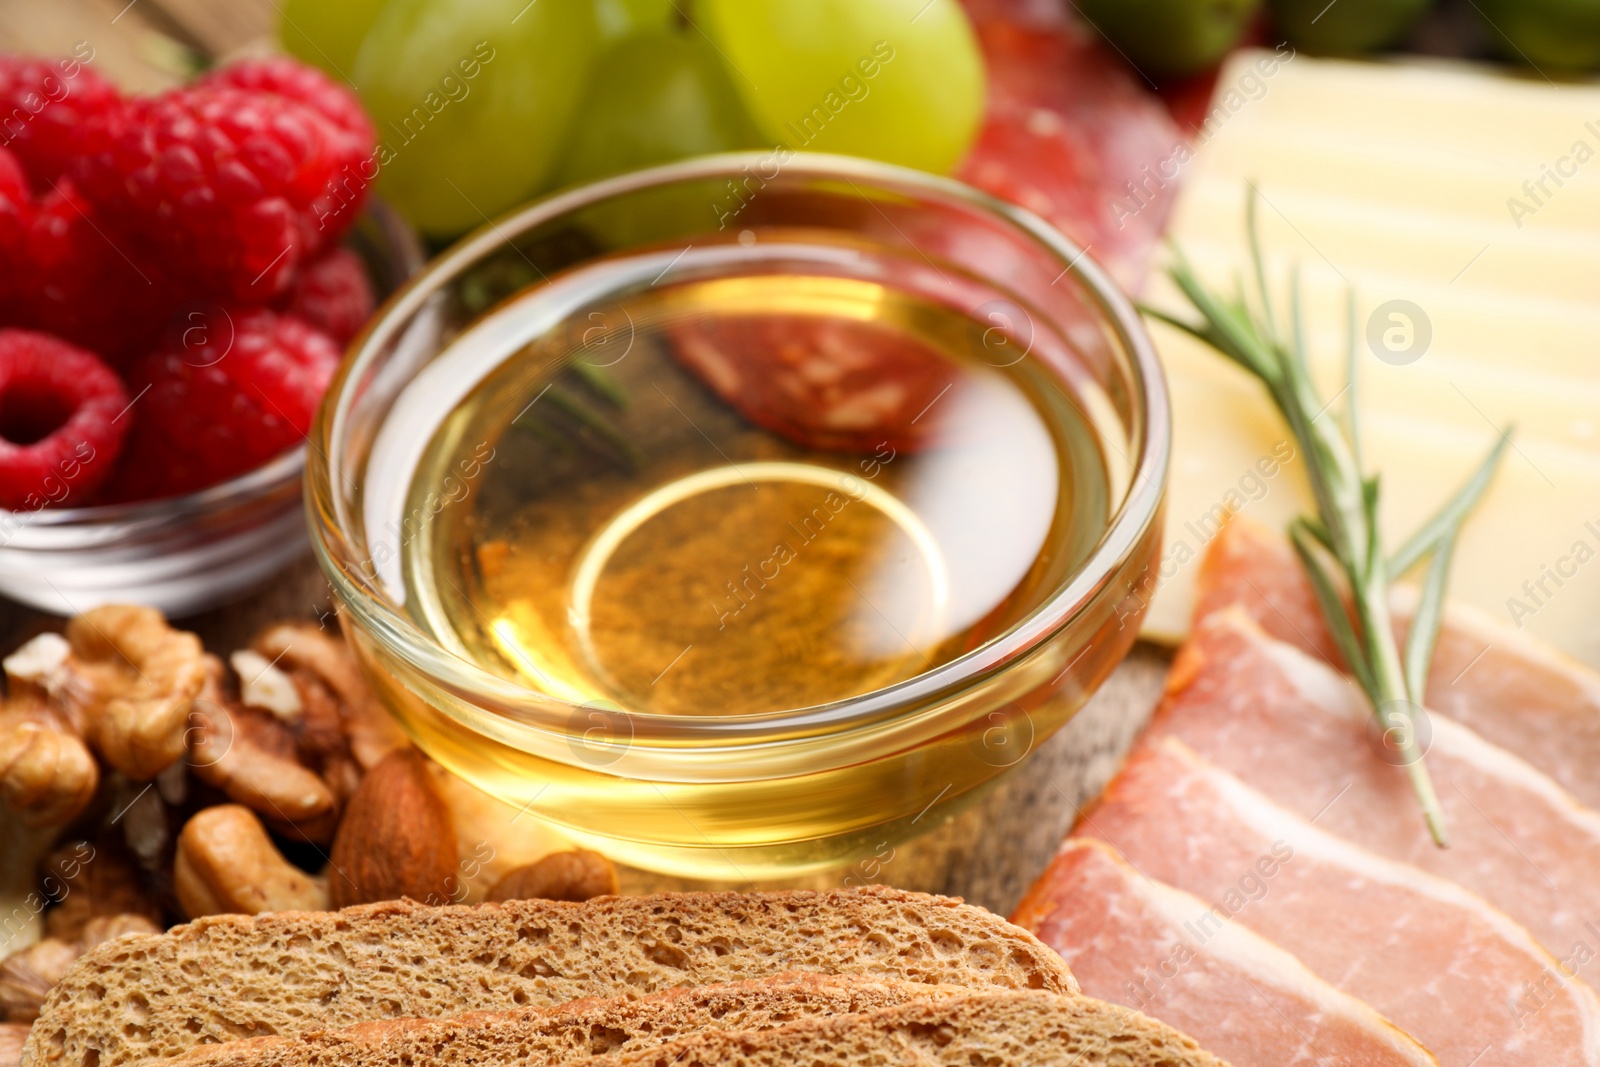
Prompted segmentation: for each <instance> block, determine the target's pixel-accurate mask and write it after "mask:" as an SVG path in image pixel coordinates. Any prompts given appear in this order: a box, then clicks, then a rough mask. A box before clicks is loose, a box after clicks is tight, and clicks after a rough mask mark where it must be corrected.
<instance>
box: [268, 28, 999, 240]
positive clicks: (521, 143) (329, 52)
mask: <svg viewBox="0 0 1600 1067" xmlns="http://www.w3.org/2000/svg"><path fill="white" fill-rule="evenodd" d="M281 10H282V13H283V18H282V26H281V36H282V40H283V43H284V46H285V47H286V48H287V49H288V50H289V51H290V52H291V53H293V54H294V55H296V56H297V57H299V58H300V59H302V60H304V61H305V62H308V63H311V64H313V65H316V66H319V67H322V68H323V69H324V70H325V71H327V72H328V73H330V74H332V75H334V76H336V77H339V78H342V79H344V80H345V81H347V82H349V83H350V84H351V85H352V86H354V87H355V89H356V91H357V93H358V94H359V96H360V97H361V100H362V103H363V104H364V105H365V107H366V109H367V111H368V112H369V114H370V115H371V116H372V118H373V121H374V124H375V126H376V127H377V131H378V141H379V145H378V152H377V159H378V162H379V164H380V170H381V176H380V178H379V185H378V189H379V191H380V192H381V193H382V194H383V195H384V196H386V197H387V198H388V199H389V200H390V201H391V202H393V203H394V204H396V205H397V206H398V207H399V208H400V209H401V210H402V211H403V212H404V213H405V214H406V215H407V216H408V217H409V218H410V219H411V220H412V221H413V222H414V223H415V224H416V225H417V226H418V227H419V228H420V229H421V230H423V231H424V232H425V233H427V234H428V235H429V236H432V237H437V238H443V237H450V236H453V235H455V234H458V233H461V232H463V231H465V230H467V229H471V228H473V227H476V226H479V225H482V224H483V223H485V222H487V221H489V220H491V219H493V218H494V217H495V216H497V215H499V214H500V213H501V212H503V211H505V210H507V209H509V208H511V207H512V206H514V205H516V204H517V203H519V202H520V201H522V200H524V199H526V198H528V197H530V196H533V195H535V194H538V193H541V192H544V191H547V190H550V189H554V188H559V187H563V186H567V185H572V184H576V183H580V182H585V181H592V180H594V179H597V178H601V177H605V176H607V175H610V174H616V173H621V172H624V171H628V170H634V169H637V168H640V167H646V166H650V165H653V164H657V163H664V162H669V161H671V160H675V159H682V158H686V157H689V156H696V155H702V154H708V153H713V152H725V151H735V150H739V149H757V148H766V149H771V148H774V147H776V146H783V147H785V148H787V149H789V150H791V151H812V152H838V153H844V154H847V155H856V156H864V157H867V158H871V159H879V160H884V161H886V162H890V163H898V164H902V165H905V166H911V167H918V168H921V169H924V170H930V171H936V172H943V171H948V170H950V169H952V168H953V167H955V166H956V164H957V163H959V162H960V161H961V159H962V157H963V156H964V155H965V154H966V152H967V150H968V148H969V147H970V146H971V143H972V140H973V138H974V136H975V135H976V132H977V128H978V123H979V121H980V119H981V117H982V113H983V103H984V85H985V75H984V69H983V60H982V58H981V56H980V54H979V51H978V45H977V41H976V38H975V36H974V34H973V30H972V27H971V25H970V24H969V23H968V21H967V16H966V14H965V12H964V11H963V9H962V7H961V5H960V3H959V0H537V2H535V3H530V2H528V0H346V2H344V3H340V4H330V3H327V2H326V0H286V2H285V3H284V4H283V5H282V7H281Z"/></svg>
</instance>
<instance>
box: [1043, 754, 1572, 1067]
mask: <svg viewBox="0 0 1600 1067" xmlns="http://www.w3.org/2000/svg"><path fill="white" fill-rule="evenodd" d="M1074 835H1075V836H1081V837H1090V838H1098V839H1100V840H1102V841H1105V842H1107V843H1108V844H1110V845H1111V846H1112V847H1113V848H1115V849H1116V850H1117V851H1118V852H1119V853H1120V854H1121V855H1122V856H1123V857H1124V858H1125V859H1126V860H1127V861H1128V862H1129V863H1131V864H1132V865H1133V866H1134V867H1135V868H1136V869H1137V870H1138V871H1139V872H1140V873H1142V874H1144V875H1145V876H1146V877H1149V878H1153V879H1155V880H1156V881H1159V882H1166V883H1168V884H1170V885H1172V886H1174V887H1175V888H1178V889H1181V890H1184V891H1186V892H1189V893H1192V894H1194V895H1195V896H1197V897H1200V898H1201V899H1202V900H1205V901H1209V902H1211V908H1210V910H1209V911H1208V912H1207V914H1206V917H1205V918H1204V919H1203V920H1202V921H1201V922H1200V923H1197V924H1196V930H1197V931H1198V932H1200V934H1201V935H1202V936H1209V935H1210V934H1214V933H1215V931H1216V930H1218V929H1220V928H1222V927H1224V926H1225V925H1226V924H1227V923H1228V922H1229V921H1234V922H1239V923H1242V924H1243V925H1245V926H1247V927H1249V928H1250V929H1252V930H1254V931H1255V932H1256V933H1258V934H1260V935H1262V936H1263V937H1266V938H1268V939H1269V940H1272V941H1275V942H1277V943H1278V944H1279V945H1280V946H1282V947H1283V948H1284V949H1286V950H1288V951H1289V952H1291V953H1293V954H1294V955H1295V956H1297V957H1299V959H1300V961H1301V962H1302V963H1304V964H1305V965H1306V966H1307V967H1309V968H1310V969H1311V970H1312V971H1313V972H1315V973H1316V974H1317V975H1319V976H1320V977H1321V978H1323V979H1324V980H1326V981H1328V982H1331V983H1332V984H1334V985H1336V986H1338V987H1339V988H1340V989H1342V990H1344V991H1345V992H1346V993H1349V994H1351V995H1353V996H1356V997H1359V998H1361V999H1362V1000H1365V1001H1366V1002H1367V1003H1368V1004H1370V1005H1372V1007H1373V1008H1375V1009H1376V1010H1377V1011H1379V1012H1381V1013H1382V1014H1383V1015H1385V1016H1387V1017H1388V1018H1390V1019H1392V1020H1393V1021H1394V1022H1395V1024H1396V1025H1398V1026H1400V1027H1402V1028H1403V1029H1405V1030H1406V1031H1407V1032H1408V1033H1410V1034H1411V1035H1412V1036H1414V1037H1415V1038H1416V1039H1417V1040H1419V1041H1421V1042H1422V1043H1423V1044H1424V1045H1425V1046H1427V1047H1428V1048H1429V1049H1431V1050H1432V1051H1433V1053H1434V1054H1435V1055H1436V1056H1438V1057H1439V1062H1440V1063H1441V1064H1443V1065H1444V1067H1469V1065H1470V1067H1536V1065H1537V1067H1548V1065H1551V1064H1557V1063H1559V1064H1564V1065H1565V1064H1571V1065H1575V1067H1576V1065H1594V1064H1600V1000H1596V998H1595V995H1594V993H1593V992H1592V991H1591V990H1590V989H1589V987H1588V986H1586V985H1584V984H1583V983H1582V982H1578V981H1573V980H1571V979H1570V978H1569V977H1568V976H1567V975H1566V974H1565V973H1564V972H1563V971H1562V970H1561V965H1560V964H1559V963H1558V962H1557V961H1556V960H1555V959H1554V958H1552V957H1551V956H1550V955H1549V954H1547V953H1546V952H1544V950H1543V949H1541V948H1540V947H1539V945H1538V943H1537V942H1536V941H1534V939H1533V937H1532V936H1531V935H1530V934H1529V933H1528V932H1527V931H1526V930H1524V929H1523V928H1522V927H1521V926H1518V925H1517V924H1516V923H1515V922H1513V921H1512V920H1511V919H1509V918H1507V917H1506V916H1505V915H1504V914H1503V913H1501V912H1499V911H1496V910H1495V909H1494V908H1492V907H1491V906H1490V905H1488V904H1487V903H1485V902H1484V901H1483V900H1482V898H1480V897H1477V896H1475V895H1474V894H1472V893H1469V892H1467V891H1466V890H1465V889H1463V888H1461V887H1460V886H1458V885H1456V884H1455V883H1453V882H1448V881H1445V880H1444V879H1442V878H1437V877H1435V876H1433V875H1430V874H1427V873H1426V872H1424V871H1421V870H1419V869H1417V868H1415V867H1410V866H1407V865H1405V864H1401V863H1395V862H1394V861H1392V860H1387V859H1384V858H1382V857H1380V856H1377V855H1375V854H1373V853H1370V852H1367V851H1364V850H1363V849H1360V848H1357V847H1356V846H1355V845H1352V844H1350V843H1348V842H1346V841H1344V840H1343V839H1341V838H1338V837H1335V836H1333V835H1332V834H1328V833H1325V832H1323V831H1321V830H1319V829H1318V828H1317V827H1315V826H1313V825H1311V824H1310V823H1309V822H1307V821H1306V820H1304V819H1301V818H1300V817H1299V816H1296V815H1294V814H1292V813H1290V812H1288V811H1285V810H1284V809H1282V808H1279V807H1277V806H1276V805H1274V804H1273V803H1272V802H1271V801H1269V800H1268V799H1267V798H1266V797H1264V796H1263V795H1262V794H1260V793H1258V792H1256V791H1255V790H1253V789H1250V788H1249V787H1248V786H1246V785H1244V784H1243V783H1242V782H1240V781H1239V780H1238V779H1237V778H1235V777H1233V776H1232V775H1230V774H1228V773H1227V772H1226V771H1223V770H1221V769H1219V768H1217V767H1215V766H1213V765H1211V764H1209V763H1207V762H1205V761H1204V760H1202V759H1201V758H1200V757H1199V756H1197V755H1195V754H1194V753H1193V752H1192V751H1190V750H1189V749H1188V748H1187V747H1186V746H1184V745H1183V744H1182V743H1181V742H1179V741H1178V740H1177V739H1176V738H1171V737H1167V738H1162V739H1160V740H1157V741H1154V742H1152V743H1149V744H1145V745H1143V746H1141V748H1140V749H1139V750H1137V751H1136V753H1135V755H1134V757H1133V758H1132V759H1131V760H1130V761H1129V763H1128V765H1127V766H1126V767H1125V768H1124V769H1123V771H1122V772H1121V773H1120V774H1119V775H1118V776H1117V778H1116V779H1115V780H1114V781H1113V782H1112V784H1111V786H1110V787H1109V788H1108V789H1107V790H1106V792H1105V794H1104V795H1103V796H1102V797H1101V798H1100V800H1099V802H1098V803H1097V804H1096V805H1095V807H1094V808H1093V809H1092V810H1090V811H1089V812H1088V813H1087V814H1086V815H1085V816H1084V818H1083V821H1082V822H1081V823H1080V825H1079V827H1078V828H1077V829H1076V830H1075V831H1074Z"/></svg>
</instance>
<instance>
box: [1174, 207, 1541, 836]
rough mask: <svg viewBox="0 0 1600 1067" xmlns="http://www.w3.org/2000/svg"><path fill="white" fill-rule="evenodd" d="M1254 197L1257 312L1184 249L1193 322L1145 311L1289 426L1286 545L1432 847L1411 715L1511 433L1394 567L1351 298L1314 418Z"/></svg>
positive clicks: (1184, 283)
mask: <svg viewBox="0 0 1600 1067" xmlns="http://www.w3.org/2000/svg"><path fill="white" fill-rule="evenodd" d="M1258 195H1259V194H1258V193H1257V192H1256V190H1255V187H1254V186H1253V185H1252V186H1251V187H1250V196H1249V199H1248V200H1247V201H1246V211H1245V220H1246V228H1247V230H1248V237H1249V244H1250V258H1251V261H1252V264H1253V266H1254V271H1255V278H1254V281H1255V288H1256V299H1257V301H1258V304H1259V306H1258V307H1257V308H1252V307H1251V306H1250V301H1249V299H1248V298H1247V296H1246V290H1245V286H1244V285H1243V284H1242V283H1241V284H1239V285H1238V292H1237V296H1236V297H1235V298H1234V299H1232V300H1228V299H1226V298H1225V297H1222V296H1219V295H1217V294H1215V293H1213V292H1211V291H1210V290H1208V289H1207V288H1206V287H1205V286H1204V285H1203V284H1202V283H1201V282H1200V280H1199V278H1198V277H1197V276H1196V274H1195V272H1194V270H1193V268H1192V267H1190V265H1189V263H1188V261H1187V260H1185V259H1184V257H1183V254H1182V252H1181V251H1180V250H1178V249H1177V248H1174V249H1173V265H1172V267H1171V268H1170V269H1169V271H1168V274H1169V276H1170V277H1171V278H1172V280H1173V282H1174V283H1175V284H1176V285H1177V286H1178V288H1179V289H1180V290H1181V291H1182V292H1183V294H1184V296H1185V297H1186V298H1188V301H1189V303H1190V304H1191V305H1192V306H1193V307H1194V309H1195V310H1196V311H1197V312H1199V314H1200V317H1201V321H1200V322H1199V323H1198V324H1195V323H1190V322H1185V321H1184V320H1182V319H1179V318H1175V317H1173V316H1171V315H1168V314H1167V313H1165V312H1162V311H1159V310H1157V309H1154V308H1149V307H1146V308H1145V309H1144V311H1145V314H1147V315H1149V316H1150V317H1152V318H1155V319H1158V320H1160V321H1162V322H1165V323H1167V324H1168V325H1171V326H1173V327H1175V328H1177V329H1179V330H1182V331H1183V332H1185V333H1187V334H1190V335H1191V336H1193V337H1195V338H1197V339H1199V340H1200V341H1202V342H1204V343H1205V344H1207V345H1209V346H1211V347H1212V348H1214V349H1216V350H1217V351H1218V352H1220V353H1221V354H1222V355H1224V356H1227V357H1228V358H1229V359H1231V360H1233V361H1234V362H1235V363H1237V364H1239V365H1240V366H1241V367H1243V368H1244V369H1245V370H1247V371H1249V372H1250V373H1251V374H1252V375H1254V376H1255V377H1256V378H1257V379H1259V380H1260V381H1261V383H1262V384H1263V385H1265V386H1266V388H1267V392H1268V393H1269V394H1270V395H1271V397H1272V401H1273V404H1274V405H1275V406H1276V407H1277V408H1278V411H1279V413H1280V414H1281V415H1282V416H1283V418H1284V421H1285V422H1287V423H1288V424H1289V430H1290V432H1291V433H1292V434H1293V435H1294V438H1295V440H1296V441H1297V442H1298V443H1299V445H1300V450H1301V453H1302V454H1303V455H1304V456H1305V457H1306V473H1307V478H1308V481H1309V482H1310V485H1311V494H1312V497H1313V498H1314V500H1315V502H1316V513H1315V514H1314V515H1303V516H1301V517H1299V518H1297V519H1295V521H1294V522H1293V523H1292V524H1291V525H1290V527H1289V537H1290V541H1291V542H1292V544H1293V545H1294V549H1295V553H1296V555H1298V556H1299V558H1300V562H1301V565H1302V566H1303V567H1304V568H1305V571H1306V575H1307V578H1308V579H1309V580H1310V583H1311V588H1312V590H1313V592H1314V593H1315V595H1316V598H1317V603H1318V606H1319V607H1320V608H1321V610H1322V614H1323V616H1324V618H1325V620H1326V622H1327V625H1328V631H1329V633H1330V634H1331V635H1332V636H1333V640H1334V642H1335V644H1336V645H1337V646H1338V648H1339V652H1340V653H1341V655H1343V657H1344V660H1345V663H1346V664H1347V665H1348V667H1349V669H1350V673H1351V674H1352V676H1354V678H1355V680H1356V684H1357V685H1358V686H1359V687H1360V688H1361V690H1362V692H1363V693H1364V694H1365V695H1366V697H1367V702H1368V703H1369V704H1370V705H1371V708H1372V713H1373V715H1374V716H1375V717H1376V718H1377V720H1378V723H1379V725H1380V726H1381V727H1382V728H1383V731H1384V736H1385V737H1386V738H1393V739H1395V741H1396V743H1397V747H1398V749H1399V752H1398V756H1399V759H1400V762H1401V763H1402V765H1403V766H1404V768H1405V772H1406V775H1407V777H1408V778H1409V779H1410V781H1411V788H1412V791H1413V792H1414V793H1415V794H1416V797H1417V802H1418V804H1419V805H1420V807H1421V809H1422V817H1423V821H1424V822H1425V823H1426V825H1427V827H1428V832H1429V834H1430V835H1431V836H1432V837H1433V840H1434V842H1435V843H1436V844H1437V845H1439V846H1440V847H1441V848H1442V847H1445V846H1446V845H1448V843H1449V838H1448V834H1447V832H1446V828H1445V824H1444V812H1443V810H1442V808H1441V807H1440V805H1439V798H1438V795H1437V794H1436V793H1435V791H1434V788H1433V781H1432V779H1431V778H1430V777H1429V775H1428V769H1427V765H1426V763H1425V762H1424V760H1423V753H1422V752H1421V751H1420V749H1419V747H1418V744H1417V730H1416V726H1417V717H1418V716H1419V715H1420V714H1421V707H1422V699H1423V694H1424V691H1425V689H1426V686H1427V678H1428V666H1429V663H1430V662H1431V660H1432V658H1433V649H1434V644H1435V642H1436V640H1437V638H1438V633H1439V623H1440V619H1441V617H1442V615H1443V605H1444V593H1445V588H1446V586H1447V584H1448V580H1449V568H1450V561H1451V557H1452V555H1453V554H1454V551H1455V546H1456V542H1457V540H1458V538H1459V535H1460V531H1461V527H1462V525H1463V524H1464V523H1465V521H1466V519H1467V516H1468V515H1469V514H1470V513H1471V511H1472V509H1473V508H1474V507H1475V506H1476V505H1477V503H1478V501H1479V500H1481V499H1482V497H1483V495H1484V492H1485V491H1486V490H1487V489H1488V486H1489V482H1490V481H1491V480H1492V479H1493V477H1494V472H1495V469H1496V467H1497V466H1498V465H1499V462H1500V458H1501V456H1502V455H1503V454H1504V453H1505V449H1506V446H1507V444H1508V443H1509V441H1510V433H1511V431H1510V430H1509V429H1507V430H1506V431H1504V432H1502V433H1501V435H1500V440H1499V441H1498V442H1497V443H1496V445H1495V446H1494V448H1492V449H1491V450H1490V451H1489V454H1488V456H1487V457H1486V458H1485V459H1484V460H1483V462H1482V463H1481V464H1480V465H1479V467H1478V469H1477V470H1476V471H1475V472H1474V473H1473V475H1472V477H1471V478H1469V479H1468V481H1467V482H1466V484H1464V485H1463V486H1462V487H1461V489H1459V490H1458V491H1457V492H1456V493H1455V495H1454V496H1452V497H1451V498H1450V499H1449V500H1448V501H1446V502H1445V504H1444V506H1443V507H1442V508H1440V510H1439V512H1438V513H1437V514H1436V515H1435V516H1434V517H1433V518H1432V519H1430V520H1429V521H1428V522H1426V523H1425V524H1423V527H1422V529H1421V530H1419V531H1418V532H1417V533H1416V534H1415V535H1413V536H1412V537H1411V538H1410V539H1409V540H1408V541H1406V542H1405V544H1404V546H1403V547H1402V548H1401V549H1400V551H1399V552H1397V553H1395V555H1394V557H1392V559H1386V558H1385V556H1384V553H1383V548H1382V545H1381V543H1380V539H1379V536H1378V496H1379V481H1378V478H1377V477H1376V476H1370V477H1369V476H1367V475H1365V474H1363V473H1362V464H1361V448H1360V440H1359V437H1360V420H1359V416H1358V412H1357V404H1358V400H1357V396H1356V393H1357V384H1358V383H1357V374H1356V358H1355V346H1356V338H1355V297H1354V293H1351V294H1349V299H1348V302H1347V307H1346V318H1347V324H1346V327H1347V329H1348V331H1349V334H1350V336H1349V338H1348V350H1347V352H1346V374H1347V377H1348V381H1347V385H1346V389H1345V391H1346V393H1347V394H1348V396H1347V397H1346V400H1345V407H1344V417H1343V419H1342V420H1340V419H1336V418H1331V417H1330V418H1324V417H1323V415H1324V414H1325V412H1326V410H1327V407H1328V405H1327V404H1325V403H1324V402H1323V401H1322V398H1321V397H1320V395H1319V394H1318V392H1317V388H1316V385H1315V383H1314V382H1313V381H1312V379H1311V371H1310V366H1309V363H1308V360H1307V357H1306V344H1305V323H1304V317H1303V314H1302V308H1301V299H1300V275H1299V271H1298V270H1295V271H1294V272H1292V274H1291V276H1290V286H1289V319H1288V324H1287V330H1286V331H1283V330H1280V328H1279V322H1278V320H1277V318H1276V317H1275V316H1274V314H1273V311H1272V299H1271V294H1270V291H1269V288H1268V285H1267V276H1266V268H1265V265H1264V259H1263V256H1262V252H1261V240H1260V235H1259V230H1258V227H1257V224H1256V203H1257V197H1258ZM1341 423H1342V424H1341ZM1424 559H1427V560H1428V561H1429V567H1428V571H1427V574H1426V576H1425V578H1424V580H1423V585H1422V591H1421V594H1420V595H1419V597H1418V601H1417V607H1416V610H1415V612H1414V613H1413V616H1412V619H1411V627H1410V630H1409V632H1408V633H1407V635H1406V643H1405V650H1404V654H1403V655H1402V652H1401V650H1400V648H1399V647H1398V646H1397V644H1396V641H1395V636H1394V626H1393V623H1392V620H1391V619H1390V615H1389V579H1390V576H1391V575H1395V576H1398V575H1400V574H1403V573H1405V572H1406V571H1408V570H1410V569H1411V568H1412V567H1414V566H1416V565H1417V564H1419V563H1421V562H1422V561H1423V560H1424ZM1347 597H1348V600H1347V599H1346V598H1347Z"/></svg>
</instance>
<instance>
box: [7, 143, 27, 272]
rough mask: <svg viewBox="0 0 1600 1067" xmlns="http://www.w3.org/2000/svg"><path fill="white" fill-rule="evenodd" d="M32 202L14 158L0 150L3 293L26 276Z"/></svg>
mask: <svg viewBox="0 0 1600 1067" xmlns="http://www.w3.org/2000/svg"><path fill="white" fill-rule="evenodd" d="M31 200H32V198H31V197H30V196H29V195H28V177H27V175H25V174H23V173H22V164H20V163H18V162H17V157H16V156H14V155H12V154H11V153H10V152H8V151H6V150H5V149H4V148H0V288H3V289H4V291H5V292H7V293H14V292H16V291H17V286H18V285H20V284H21V282H22V279H23V278H25V277H26V276H27V271H26V268H25V267H24V262H25V260H26V251H25V242H26V240H27V232H28V217H29V215H30V214H31V210H32V204H31Z"/></svg>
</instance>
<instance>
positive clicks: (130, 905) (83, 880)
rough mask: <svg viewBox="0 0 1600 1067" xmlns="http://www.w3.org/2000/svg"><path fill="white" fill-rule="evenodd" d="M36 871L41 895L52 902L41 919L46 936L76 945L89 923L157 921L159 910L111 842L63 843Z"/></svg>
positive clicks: (118, 844)
mask: <svg viewBox="0 0 1600 1067" xmlns="http://www.w3.org/2000/svg"><path fill="white" fill-rule="evenodd" d="M40 867H41V872H40V873H41V876H42V879H41V880H42V882H43V884H44V889H45V894H46V895H47V896H48V897H49V898H50V899H52V900H53V901H55V906H54V907H53V908H51V909H50V910H49V911H47V912H45V916H44V929H45V934H46V936H48V937H53V938H57V939H59V940H62V941H76V940H78V939H80V938H82V937H83V936H84V929H85V927H87V926H88V925H89V923H90V922H91V921H93V920H96V919H102V918H106V917H112V916H120V915H138V916H141V917H143V918H144V919H146V920H148V921H149V922H150V923H151V924H159V923H160V922H161V919H162V914H161V906H160V905H159V904H158V903H156V900H155V898H154V897H152V896H151V895H150V893H148V892H147V891H146V890H145V887H144V883H143V880H142V878H141V875H140V871H139V864H138V862H137V860H136V859H135V858H134V856H133V855H132V853H131V852H129V850H128V848H127V846H126V845H124V844H123V843H122V841H120V840H119V839H118V838H116V837H113V836H110V835H106V836H103V837H100V838H97V839H95V840H94V841H66V842H63V843H62V844H60V845H57V846H56V848H55V850H54V851H53V852H51V853H50V855H48V856H47V857H45V860H44V862H43V863H42V864H41V865H40Z"/></svg>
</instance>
